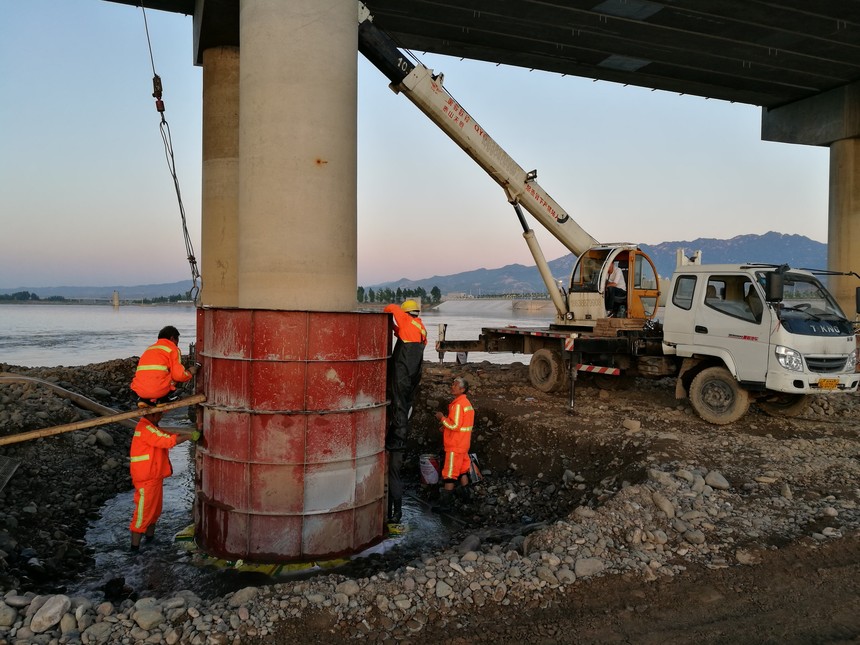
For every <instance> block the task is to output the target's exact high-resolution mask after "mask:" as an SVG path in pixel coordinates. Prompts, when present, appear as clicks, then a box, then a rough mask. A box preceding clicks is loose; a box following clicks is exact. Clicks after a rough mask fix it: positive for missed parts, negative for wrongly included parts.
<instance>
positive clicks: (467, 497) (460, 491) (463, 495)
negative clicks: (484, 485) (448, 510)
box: [454, 484, 472, 504]
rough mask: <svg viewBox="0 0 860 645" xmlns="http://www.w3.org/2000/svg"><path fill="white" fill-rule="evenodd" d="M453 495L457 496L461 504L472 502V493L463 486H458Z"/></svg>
mask: <svg viewBox="0 0 860 645" xmlns="http://www.w3.org/2000/svg"><path fill="white" fill-rule="evenodd" d="M454 494H455V495H456V496H457V499H459V500H460V501H461V502H462V503H463V504H468V503H469V502H471V501H472V491H471V489H470V488H469V487H468V486H463V485H462V484H460V485H459V486H458V487H457V488H455V489H454Z"/></svg>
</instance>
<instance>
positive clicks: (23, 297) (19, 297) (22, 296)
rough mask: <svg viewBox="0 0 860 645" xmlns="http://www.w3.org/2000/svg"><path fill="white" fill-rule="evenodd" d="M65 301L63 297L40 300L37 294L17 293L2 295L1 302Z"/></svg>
mask: <svg viewBox="0 0 860 645" xmlns="http://www.w3.org/2000/svg"><path fill="white" fill-rule="evenodd" d="M61 300H65V298H64V297H63V296H49V297H47V298H40V297H39V296H38V295H37V294H35V293H30V292H29V291H16V292H15V293H0V302H34V301H39V302H57V301H61Z"/></svg>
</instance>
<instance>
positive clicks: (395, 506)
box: [385, 499, 403, 524]
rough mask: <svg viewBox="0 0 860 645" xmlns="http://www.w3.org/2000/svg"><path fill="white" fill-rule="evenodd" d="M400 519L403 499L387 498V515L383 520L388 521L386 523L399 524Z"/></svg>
mask: <svg viewBox="0 0 860 645" xmlns="http://www.w3.org/2000/svg"><path fill="white" fill-rule="evenodd" d="M401 519H403V500H400V499H389V500H388V517H387V518H386V520H385V521H386V523H388V524H400V520H401Z"/></svg>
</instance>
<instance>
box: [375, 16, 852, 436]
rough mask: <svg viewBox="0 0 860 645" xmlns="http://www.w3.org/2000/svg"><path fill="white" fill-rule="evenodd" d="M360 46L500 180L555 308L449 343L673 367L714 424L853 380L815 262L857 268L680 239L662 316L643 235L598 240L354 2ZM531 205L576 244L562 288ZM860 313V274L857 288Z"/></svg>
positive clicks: (559, 361) (664, 371) (550, 384)
mask: <svg viewBox="0 0 860 645" xmlns="http://www.w3.org/2000/svg"><path fill="white" fill-rule="evenodd" d="M358 20H359V51H360V52H361V53H362V54H363V55H364V56H365V57H366V58H367V59H368V60H370V61H371V62H372V63H373V64H374V65H375V66H376V67H377V68H378V69H379V70H380V71H381V72H382V73H383V74H384V75H385V76H386V78H387V79H388V80H389V81H390V87H391V89H393V90H394V91H395V92H396V93H399V94H403V95H404V96H406V97H407V98H408V99H409V100H410V101H411V102H412V103H413V104H415V105H416V106H417V107H418V109H419V110H421V112H423V113H424V114H425V115H426V116H428V117H429V118H430V119H431V120H432V121H433V122H434V123H435V124H436V125H437V126H439V128H440V129H441V130H442V131H443V132H444V133H445V134H446V135H448V136H449V137H450V138H451V139H452V140H453V141H454V142H455V143H456V144H457V145H458V146H459V147H460V148H462V149H463V150H464V151H465V152H466V154H468V155H469V156H470V157H471V158H472V159H474V160H475V161H476V162H477V163H478V165H479V166H481V168H483V169H484V170H485V171H486V172H487V173H488V174H489V175H490V177H492V178H493V179H494V180H495V181H496V182H497V183H498V184H499V185H500V186H501V187H502V188H503V190H504V192H505V195H506V197H507V200H508V202H510V203H511V205H512V206H513V207H514V210H515V211H516V214H517V217H518V218H519V221H520V224H521V225H522V227H523V237H524V238H525V239H526V243H527V244H528V246H529V249H530V250H531V253H532V255H533V257H534V259H535V263H536V265H537V267H538V270H539V271H540V274H541V277H542V278H543V281H544V283H545V284H546V287H547V291H548V292H549V295H550V297H551V298H552V301H553V304H554V305H555V308H556V312H557V313H556V317H555V321H554V322H553V323H552V324H550V325H549V327H546V328H522V327H497V328H484V329H483V330H482V333H481V335H480V337H479V338H478V339H476V340H447V339H446V338H445V325H440V333H439V340H438V341H437V343H436V349H437V350H438V351H439V356H440V359H441V358H443V356H444V353H445V352H446V351H447V352H469V351H483V352H512V353H522V354H531V355H532V358H531V361H530V363H529V376H530V380H531V382H532V384H533V385H534V386H535V387H536V388H537V389H539V390H541V391H544V392H553V391H558V390H562V389H564V387H566V386H568V387H569V399H568V405H569V407H570V409H571V411H572V410H573V405H574V384H575V381H576V378H577V373H578V372H585V373H591V374H594V375H598V376H599V377H604V376H611V377H619V376H625V375H629V376H643V377H655V378H660V377H667V376H668V377H674V378H675V379H676V381H675V383H676V386H675V392H676V396H677V397H678V398H684V397H688V398H689V400H690V404H691V406H692V408H693V410H694V411H695V412H696V413H697V414H698V415H699V416H700V417H701V418H702V419H703V420H705V421H707V422H709V423H713V424H717V425H723V424H727V423H732V422H734V421H736V420H738V419H740V418H741V417H742V416H743V415H744V414H745V413H746V412H747V410H748V408H749V406H750V404H751V403H752V402H753V401H755V402H756V403H757V404H758V405H759V406H760V407H761V408H762V409H763V410H764V411H765V412H767V413H768V414H771V415H778V416H779V415H781V416H796V415H798V414H801V413H802V412H803V411H804V410H805V409H806V407H807V405H808V404H809V402H810V395H811V394H835V393H853V392H857V390H858V386H860V374H858V373H857V355H858V349H857V345H858V340H857V336H855V327H854V325H852V322H851V321H849V320H848V319H847V318H846V316H845V314H844V313H843V312H842V310H841V309H840V307H839V304H838V303H837V302H836V300H835V299H834V298H833V296H832V295H831V294H830V292H829V291H828V290H827V288H826V287H825V285H824V284H823V283H822V282H821V281H820V280H819V279H818V278H817V277H816V276H817V275H821V274H824V275H828V274H829V275H837V274H838V275H853V276H855V277H858V278H860V275H858V274H857V273H855V272H850V273H839V272H835V271H819V270H808V269H792V268H791V267H789V266H788V265H772V264H755V263H747V264H739V265H731V264H716V265H703V264H701V262H700V261H699V256H698V253H696V254H694V255H693V256H692V257H691V258H688V257H686V256H685V255H684V254H683V253H682V252H680V251H679V253H678V256H677V266H676V269H675V272H674V274H673V275H672V279H671V283H670V285H669V289H668V293H667V297H666V304H665V309H664V311H663V315H662V319H655V315H656V313H657V306H658V299H659V296H660V291H659V279H658V276H657V271H656V269H655V268H654V264H653V262H652V261H651V259H650V258H649V257H648V256H647V255H646V254H645V253H644V252H643V251H642V250H641V249H639V247H638V246H637V245H636V244H632V243H619V244H599V243H598V242H597V241H596V240H595V239H594V238H593V237H591V236H590V235H589V234H588V233H586V232H585V231H584V230H583V229H582V228H581V227H580V226H579V225H578V224H577V223H576V222H575V221H574V220H573V219H572V218H571V217H570V215H569V214H568V213H567V212H566V211H565V210H564V209H563V208H562V207H561V206H560V205H559V204H558V203H556V201H555V200H553V199H552V197H550V196H549V194H548V193H547V192H546V191H545V190H543V188H541V186H540V185H539V184H538V183H537V171H534V170H533V171H531V172H526V171H525V170H523V168H522V167H521V166H520V165H519V164H517V163H516V162H515V161H514V160H513V159H512V158H511V157H510V156H509V155H508V154H507V153H506V152H505V151H504V150H503V149H502V147H501V146H499V145H498V144H497V143H496V142H495V141H494V140H493V139H492V138H491V137H490V136H489V134H487V132H486V131H485V130H484V129H483V128H482V127H481V126H480V125H479V124H478V122H477V121H475V119H474V118H473V117H472V116H471V115H470V114H469V113H468V112H467V111H466V110H465V109H464V108H463V106H462V105H460V104H459V103H458V102H457V101H456V100H455V99H454V98H453V96H451V94H450V93H449V92H448V91H447V90H446V89H445V87H444V85H443V80H444V79H443V76H442V74H434V73H433V70H430V69H428V68H427V67H425V66H424V65H422V64H421V63H419V62H416V63H413V62H411V61H410V60H409V59H408V58H407V56H406V55H405V54H404V53H403V52H401V51H400V49H399V48H398V47H397V45H396V44H395V43H394V41H393V40H392V39H391V38H390V37H389V36H388V35H387V34H386V33H385V32H383V31H382V30H380V29H378V28H377V27H376V26H375V25H374V24H373V20H372V16H371V15H370V12H369V11H368V10H367V8H366V7H365V6H364V5H363V4H362V3H359V16H358ZM523 209H525V210H526V211H528V212H529V213H530V214H531V215H532V216H533V217H534V218H535V219H536V220H537V221H538V222H539V223H540V224H541V225H542V226H543V227H544V228H546V229H547V230H548V231H549V232H550V233H551V234H552V235H554V236H555V237H556V238H557V239H558V240H559V241H561V242H562V244H564V246H565V247H567V248H568V249H569V250H570V251H571V252H572V253H574V254H575V255H577V256H578V259H577V261H576V264H575V265H574V269H573V272H572V274H571V277H570V281H569V283H568V288H567V290H562V289H559V288H558V287H557V285H556V283H555V280H554V279H553V277H552V274H551V273H550V270H549V266H548V265H547V262H546V259H545V258H544V256H543V252H542V251H541V249H540V246H539V245H538V243H537V240H536V239H535V235H534V231H532V230H531V229H530V228H529V226H528V225H527V223H526V220H525V216H524V214H523ZM614 262H617V263H618V266H619V268H621V269H622V271H624V273H625V274H626V275H625V278H626V283H627V287H628V288H627V298H626V303H624V304H626V316H625V317H614V318H607V312H606V306H605V304H606V302H605V299H604V294H605V291H606V288H607V276H608V270H609V269H610V267H611V266H612V264H613V263H614ZM856 310H857V314H858V315H860V287H858V288H857V290H856Z"/></svg>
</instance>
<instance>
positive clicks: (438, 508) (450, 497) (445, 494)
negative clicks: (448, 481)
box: [430, 488, 454, 513]
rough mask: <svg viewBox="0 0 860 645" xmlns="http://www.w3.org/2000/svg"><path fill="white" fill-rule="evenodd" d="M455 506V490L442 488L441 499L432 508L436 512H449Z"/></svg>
mask: <svg viewBox="0 0 860 645" xmlns="http://www.w3.org/2000/svg"><path fill="white" fill-rule="evenodd" d="M453 506H454V491H452V490H446V489H444V488H443V489H442V490H440V491H439V501H437V502H436V503H435V504H434V505H433V506H432V507H431V508H430V510H432V511H433V512H434V513H447V512H448V511H450V510H451V509H452V508H453Z"/></svg>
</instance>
